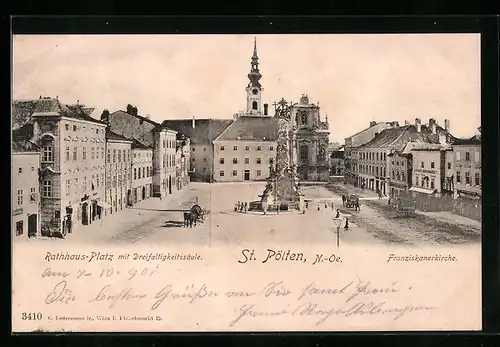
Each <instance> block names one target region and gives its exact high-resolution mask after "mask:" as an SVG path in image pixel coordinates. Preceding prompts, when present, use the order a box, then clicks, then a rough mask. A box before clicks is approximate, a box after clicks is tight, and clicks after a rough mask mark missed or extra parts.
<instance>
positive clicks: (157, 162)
mask: <svg viewBox="0 0 500 347" xmlns="http://www.w3.org/2000/svg"><path fill="white" fill-rule="evenodd" d="M127 108H128V110H127V111H128V112H126V111H122V110H119V111H116V112H113V113H109V112H107V111H105V112H103V115H102V116H101V119H102V120H103V121H105V122H106V123H107V124H109V127H110V130H112V131H113V132H114V133H116V134H119V135H121V136H123V137H125V138H127V139H130V140H138V141H139V142H141V143H142V144H144V145H146V146H150V147H152V148H153V196H155V197H160V196H167V195H169V194H172V193H173V189H172V188H173V187H175V185H176V184H175V172H176V168H175V152H176V138H177V131H174V130H172V129H169V128H167V127H166V126H163V125H160V124H158V123H157V122H154V121H152V120H151V119H149V117H142V116H140V115H138V114H137V108H135V107H127Z"/></svg>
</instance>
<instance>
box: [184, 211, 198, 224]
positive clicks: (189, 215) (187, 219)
mask: <svg viewBox="0 0 500 347" xmlns="http://www.w3.org/2000/svg"><path fill="white" fill-rule="evenodd" d="M193 224H194V226H196V216H195V215H194V214H193V212H184V227H185V228H186V227H188V226H189V227H190V228H192V227H193Z"/></svg>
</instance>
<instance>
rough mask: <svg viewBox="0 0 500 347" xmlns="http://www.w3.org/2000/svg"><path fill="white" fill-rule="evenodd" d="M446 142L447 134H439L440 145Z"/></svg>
mask: <svg viewBox="0 0 500 347" xmlns="http://www.w3.org/2000/svg"><path fill="white" fill-rule="evenodd" d="M446 142H447V141H446V134H445V133H439V143H440V144H445V143H446Z"/></svg>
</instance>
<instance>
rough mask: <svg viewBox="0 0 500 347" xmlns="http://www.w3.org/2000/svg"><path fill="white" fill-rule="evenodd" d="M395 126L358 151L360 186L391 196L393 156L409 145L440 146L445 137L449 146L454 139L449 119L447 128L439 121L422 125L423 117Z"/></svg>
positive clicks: (396, 123)
mask: <svg viewBox="0 0 500 347" xmlns="http://www.w3.org/2000/svg"><path fill="white" fill-rule="evenodd" d="M391 125H392V127H391V128H389V129H385V130H383V131H382V132H381V133H379V134H378V135H377V136H375V138H374V139H373V140H371V141H370V142H368V143H366V144H365V145H363V146H361V147H359V148H357V149H356V151H355V152H356V153H355V157H356V166H355V169H356V170H357V171H355V175H356V176H357V177H358V181H357V185H359V186H361V187H364V188H367V189H370V190H373V191H379V192H381V193H382V194H384V195H387V194H389V188H390V187H389V185H390V184H389V183H390V180H391V175H390V171H391V170H390V169H391V168H390V157H389V156H388V155H389V154H391V153H393V152H395V151H402V150H403V149H404V147H405V146H406V145H407V144H408V142H423V143H434V144H439V143H440V141H443V138H444V139H445V141H447V142H448V143H449V142H451V141H452V139H453V137H452V136H451V135H450V134H449V121H448V120H445V128H442V127H441V126H439V125H438V124H437V123H436V120H435V119H430V120H429V124H427V125H422V124H421V120H420V119H419V118H417V119H415V124H409V123H408V122H406V124H405V125H404V126H399V123H398V122H391ZM413 169H415V167H414V168H413Z"/></svg>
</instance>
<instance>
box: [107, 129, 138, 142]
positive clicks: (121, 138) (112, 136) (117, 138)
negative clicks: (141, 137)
mask: <svg viewBox="0 0 500 347" xmlns="http://www.w3.org/2000/svg"><path fill="white" fill-rule="evenodd" d="M106 140H112V141H113V140H115V141H132V140H131V139H128V138H126V137H125V136H122V135H119V134H117V133H115V132H113V131H111V130H106Z"/></svg>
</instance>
